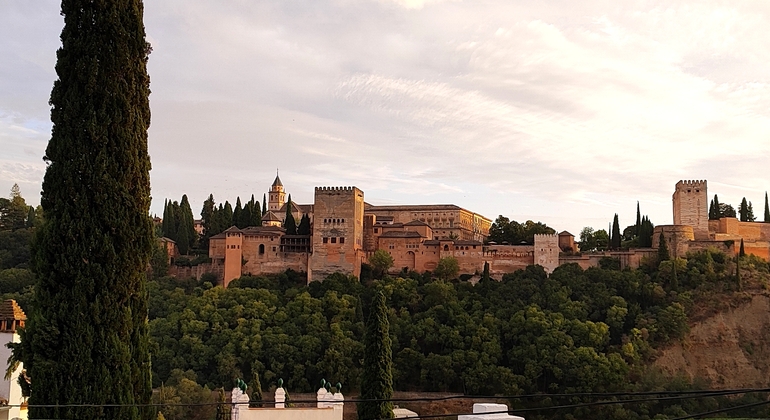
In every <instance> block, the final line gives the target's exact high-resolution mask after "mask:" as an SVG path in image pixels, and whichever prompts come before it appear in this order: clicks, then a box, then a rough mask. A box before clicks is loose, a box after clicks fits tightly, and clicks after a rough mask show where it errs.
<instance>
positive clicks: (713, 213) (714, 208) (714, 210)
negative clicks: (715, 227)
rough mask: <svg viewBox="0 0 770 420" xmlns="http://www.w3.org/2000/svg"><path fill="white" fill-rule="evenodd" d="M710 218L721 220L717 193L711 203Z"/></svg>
mask: <svg viewBox="0 0 770 420" xmlns="http://www.w3.org/2000/svg"><path fill="white" fill-rule="evenodd" d="M709 220H719V197H717V195H716V194H714V198H713V199H712V200H711V203H709Z"/></svg>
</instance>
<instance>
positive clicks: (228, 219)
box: [221, 200, 233, 230]
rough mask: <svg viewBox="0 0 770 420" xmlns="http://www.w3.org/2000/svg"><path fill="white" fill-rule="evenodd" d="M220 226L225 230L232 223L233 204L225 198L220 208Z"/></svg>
mask: <svg viewBox="0 0 770 420" xmlns="http://www.w3.org/2000/svg"><path fill="white" fill-rule="evenodd" d="M221 217H222V226H224V228H223V229H222V230H225V229H227V228H229V227H230V226H232V225H233V206H231V205H230V202H229V201H227V200H225V207H224V208H223V209H222V215H221Z"/></svg>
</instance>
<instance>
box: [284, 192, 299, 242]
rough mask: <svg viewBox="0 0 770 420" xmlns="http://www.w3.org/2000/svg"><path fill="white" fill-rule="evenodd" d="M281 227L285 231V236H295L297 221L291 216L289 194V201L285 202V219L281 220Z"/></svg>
mask: <svg viewBox="0 0 770 420" xmlns="http://www.w3.org/2000/svg"><path fill="white" fill-rule="evenodd" d="M283 227H284V229H286V234H287V235H296V234H297V220H296V219H294V215H293V214H291V194H289V200H288V201H287V202H286V217H285V218H284V219H283Z"/></svg>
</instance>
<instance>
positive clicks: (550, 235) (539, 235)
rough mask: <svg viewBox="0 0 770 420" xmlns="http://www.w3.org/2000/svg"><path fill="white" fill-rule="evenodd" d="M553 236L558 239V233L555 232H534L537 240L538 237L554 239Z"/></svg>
mask: <svg viewBox="0 0 770 420" xmlns="http://www.w3.org/2000/svg"><path fill="white" fill-rule="evenodd" d="M554 238H557V239H558V235H556V234H555V233H536V234H535V240H538V239H554Z"/></svg>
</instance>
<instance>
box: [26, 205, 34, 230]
mask: <svg viewBox="0 0 770 420" xmlns="http://www.w3.org/2000/svg"><path fill="white" fill-rule="evenodd" d="M25 227H27V228H31V227H35V208H34V207H32V206H29V210H27V221H26V224H25Z"/></svg>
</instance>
